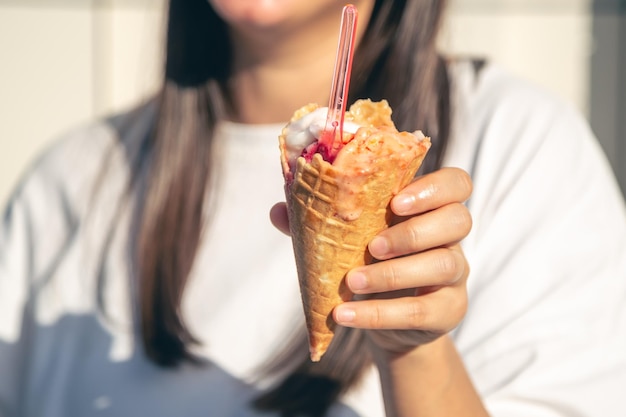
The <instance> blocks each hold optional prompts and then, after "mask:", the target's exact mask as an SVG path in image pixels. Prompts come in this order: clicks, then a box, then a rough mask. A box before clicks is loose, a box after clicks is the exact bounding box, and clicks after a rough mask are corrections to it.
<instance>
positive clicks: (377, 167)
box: [279, 100, 430, 361]
mask: <svg viewBox="0 0 626 417" xmlns="http://www.w3.org/2000/svg"><path fill="white" fill-rule="evenodd" d="M326 114H327V109H326V108H320V107H318V106H317V105H315V104H310V105H307V106H304V107H302V108H301V109H299V110H297V111H296V112H295V113H294V116H293V118H292V119H291V121H290V122H289V124H287V126H285V128H284V129H283V132H282V134H281V136H280V138H279V143H280V150H281V163H282V169H283V174H284V177H285V193H286V198H287V206H288V210H289V222H290V229H291V235H292V241H293V247H294V255H295V259H296V265H297V269H298V279H299V283H300V290H301V295H302V303H303V308H304V315H305V319H306V323H307V328H308V332H309V344H310V354H311V360H313V361H318V360H320V358H321V356H322V355H323V354H324V353H325V352H326V350H327V348H328V346H329V344H330V342H331V340H332V338H333V334H334V329H335V326H336V325H335V323H334V321H333V320H332V316H331V314H332V310H333V308H334V307H335V306H337V305H338V304H340V303H342V302H344V301H348V300H350V299H351V298H352V294H351V293H350V291H349V290H348V289H347V287H346V286H345V284H344V282H343V281H344V277H345V274H346V273H347V272H348V271H349V270H350V269H352V268H354V267H357V266H359V265H363V264H366V263H369V262H370V261H371V257H370V255H369V252H368V250H367V244H368V243H369V241H370V240H371V239H372V238H373V237H374V236H375V235H376V234H378V233H379V232H380V231H382V230H383V229H384V228H386V227H388V226H389V223H390V221H391V211H390V209H389V202H390V200H391V198H392V197H393V196H394V195H395V194H397V192H398V191H399V190H400V189H402V188H403V187H405V186H406V185H407V184H408V183H409V182H410V181H411V179H412V178H413V177H414V176H415V173H416V172H417V170H418V169H419V167H420V165H421V163H422V161H423V159H424V157H425V156H426V153H427V151H428V149H429V147H430V140H429V138H427V137H425V136H424V135H423V134H422V133H421V132H419V131H418V132H414V133H409V132H398V131H397V129H396V128H395V126H394V124H393V122H392V120H391V108H390V107H389V104H388V103H387V102H386V101H384V100H383V101H381V102H372V101H370V100H359V101H357V102H355V103H354V104H353V105H352V106H351V107H350V110H349V111H348V112H346V113H345V122H344V126H343V135H342V137H341V138H340V139H341V140H340V145H339V146H338V147H337V148H336V149H334V148H333V149H329V148H328V146H326V145H325V144H324V143H323V142H321V141H320V140H319V138H320V137H321V135H322V130H323V129H324V125H325V120H326Z"/></svg>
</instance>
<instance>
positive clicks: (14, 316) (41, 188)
mask: <svg viewBox="0 0 626 417" xmlns="http://www.w3.org/2000/svg"><path fill="white" fill-rule="evenodd" d="M42 174H43V173H37V172H34V173H32V174H29V175H28V176H27V178H26V180H25V181H24V183H23V184H22V185H20V186H18V188H17V190H16V192H15V193H14V194H13V196H12V197H11V198H10V200H9V202H8V204H7V206H6V208H5V210H4V213H3V217H2V222H1V223H0V370H1V371H0V415H2V416H13V415H18V414H19V399H20V396H21V392H22V391H21V388H22V387H23V378H24V376H25V375H26V373H27V367H28V361H27V359H26V358H27V355H28V350H29V343H30V341H29V336H30V335H31V332H30V329H31V326H32V324H33V314H34V313H35V309H34V307H33V305H32V303H31V301H32V299H33V298H32V295H33V291H35V290H36V282H37V280H39V279H45V268H47V267H49V266H50V264H51V262H52V260H53V258H54V257H55V256H57V254H58V252H59V251H60V250H61V247H62V244H63V241H64V240H65V239H67V236H68V233H69V227H68V226H69V225H68V221H69V216H68V213H67V212H65V210H64V206H63V205H62V204H60V203H61V195H60V194H59V193H58V190H56V189H55V187H54V185H53V184H50V183H49V182H48V181H45V176H44V175H42Z"/></svg>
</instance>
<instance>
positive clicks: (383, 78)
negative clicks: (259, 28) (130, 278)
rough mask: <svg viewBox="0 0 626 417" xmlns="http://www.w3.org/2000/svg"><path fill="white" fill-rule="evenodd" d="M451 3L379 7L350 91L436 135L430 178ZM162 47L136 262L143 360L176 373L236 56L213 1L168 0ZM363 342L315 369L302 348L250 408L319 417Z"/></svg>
mask: <svg viewBox="0 0 626 417" xmlns="http://www.w3.org/2000/svg"><path fill="white" fill-rule="evenodd" d="M444 4H445V1H442V0H405V1H400V0H397V1H385V0H377V1H376V4H375V6H374V10H373V13H372V18H371V20H370V22H369V25H368V27H367V29H366V32H365V34H364V36H363V39H362V40H361V44H360V45H359V47H358V48H357V51H356V55H355V58H354V63H355V64H354V65H355V66H354V68H353V72H352V74H353V75H352V77H353V78H352V81H351V94H350V95H351V98H350V101H351V102H352V101H354V100H355V99H357V98H368V97H369V98H371V99H373V100H379V99H383V98H384V99H387V100H388V101H389V103H390V105H391V106H392V108H393V109H394V113H393V115H394V121H395V123H396V125H397V126H398V128H399V129H401V130H416V129H421V130H423V131H424V132H425V133H426V134H427V135H429V136H431V139H432V142H433V147H432V149H431V153H430V156H429V158H428V159H427V161H426V162H425V170H426V171H432V170H434V169H436V168H437V167H438V166H439V165H440V162H441V158H442V157H443V153H444V150H445V146H446V143H447V140H448V135H449V131H450V112H451V110H450V97H449V95H450V94H449V84H448V76H447V71H446V65H445V62H444V60H443V58H442V57H441V56H440V55H439V54H438V52H437V49H436V36H437V32H438V27H439V25H440V20H441V15H442V12H443V9H444ZM166 45H167V51H166V71H165V80H164V83H163V86H162V89H161V92H160V95H159V97H158V106H159V110H158V118H157V122H156V125H155V128H154V134H152V135H151V136H150V137H149V138H148V139H147V141H148V142H147V143H146V144H145V148H146V149H147V155H148V156H149V158H148V161H149V162H148V163H149V164H150V166H149V175H148V178H149V181H148V185H147V189H146V191H145V196H144V199H143V204H142V205H141V206H140V208H139V211H140V213H139V214H140V216H138V218H139V219H141V221H140V224H139V229H138V230H139V231H138V237H137V245H136V251H135V259H136V267H137V268H136V269H137V271H138V278H139V294H140V323H141V337H142V341H143V347H144V350H145V353H146V355H147V356H148V357H149V358H150V359H151V360H153V361H154V362H155V363H157V364H160V365H163V366H175V365H177V364H179V363H180V362H182V361H185V360H192V361H193V360H194V357H193V355H192V354H191V353H190V350H189V348H190V345H192V344H193V343H196V340H195V338H194V337H193V335H192V334H191V332H190V331H189V329H188V328H187V326H186V325H185V322H184V320H183V317H182V315H181V300H182V295H183V290H184V288H185V284H186V280H187V277H188V275H189V273H190V271H191V268H192V265H193V262H194V257H195V253H196V251H197V249H198V246H199V243H200V239H201V233H202V230H203V228H204V226H205V225H204V224H203V221H205V220H206V215H205V214H206V207H205V204H206V202H207V201H210V197H211V195H212V194H211V193H212V188H211V187H210V184H213V183H214V181H213V178H212V177H213V175H214V174H215V171H214V169H213V167H214V165H215V162H214V161H215V156H214V151H213V146H212V137H213V131H214V128H215V125H216V123H217V122H218V120H219V119H220V118H221V117H223V115H224V111H225V110H224V109H225V108H226V106H225V103H227V102H229V100H228V95H227V93H226V88H225V86H226V84H227V81H228V77H229V74H230V65H229V63H230V56H231V55H230V44H229V37H228V30H227V27H226V24H225V23H224V22H223V21H222V20H221V19H220V18H219V17H218V16H217V14H216V13H215V12H214V11H213V9H212V8H211V6H210V5H209V3H208V2H207V1H206V0H170V5H169V14H168V30H167V44H166ZM277 163H278V160H277ZM363 337H364V335H363V332H359V331H353V330H349V329H340V330H339V332H338V335H337V337H336V338H335V342H334V343H333V345H332V346H331V349H330V351H329V353H328V354H327V355H325V356H324V359H323V360H322V361H321V362H320V363H319V364H313V363H310V362H309V361H308V355H307V349H306V347H304V346H303V347H302V348H298V349H292V350H290V351H289V352H290V353H286V355H287V357H288V360H287V363H295V362H299V363H300V365H296V366H294V367H293V369H295V370H294V371H293V372H292V373H291V374H290V375H288V376H287V377H286V379H284V380H283V382H282V383H279V384H278V385H277V386H276V387H275V388H274V389H273V390H271V391H269V392H268V393H266V394H265V395H264V396H263V397H261V398H259V399H258V400H257V401H256V403H255V405H256V406H257V407H258V408H260V409H265V410H280V411H281V412H282V414H283V415H295V414H303V415H310V416H321V415H323V414H324V413H325V412H326V410H327V408H328V407H329V406H330V404H332V403H333V402H334V401H335V400H336V399H337V398H338V396H339V395H341V394H342V393H343V392H344V391H345V390H347V389H348V388H349V387H350V386H351V385H353V384H354V383H355V382H356V381H357V380H358V379H359V376H360V375H361V373H362V371H363V370H364V369H365V368H366V366H367V364H368V363H369V358H368V353H367V349H366V348H365V347H364V346H365V344H364V343H363ZM301 340H304V339H302V338H301ZM296 346H298V344H296ZM289 358H290V359H289ZM346 358H350V360H346ZM283 363H285V362H283Z"/></svg>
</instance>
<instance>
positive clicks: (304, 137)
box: [285, 107, 360, 167]
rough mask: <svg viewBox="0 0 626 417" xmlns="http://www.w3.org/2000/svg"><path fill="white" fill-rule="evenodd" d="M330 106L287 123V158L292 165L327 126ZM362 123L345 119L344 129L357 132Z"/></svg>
mask: <svg viewBox="0 0 626 417" xmlns="http://www.w3.org/2000/svg"><path fill="white" fill-rule="evenodd" d="M327 115H328V107H318V108H317V109H315V110H314V111H312V112H311V113H308V114H305V115H304V116H303V117H301V118H300V119H298V120H294V121H292V122H290V123H289V124H288V125H287V131H286V135H285V145H286V152H287V159H288V161H289V165H290V166H292V167H293V166H294V165H295V163H296V159H298V157H299V156H300V155H302V151H304V149H305V148H306V147H307V146H309V145H310V144H312V143H314V142H316V141H317V140H318V139H319V137H320V136H321V134H322V132H323V131H324V128H325V127H326V117H327ZM359 127H360V125H358V124H356V123H354V122H351V121H344V124H343V131H344V132H347V133H351V134H355V133H356V131H357V130H358V129H359Z"/></svg>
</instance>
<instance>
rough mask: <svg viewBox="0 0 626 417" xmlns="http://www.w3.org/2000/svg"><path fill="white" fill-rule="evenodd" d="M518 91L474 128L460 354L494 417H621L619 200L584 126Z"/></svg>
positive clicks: (623, 278)
mask: <svg viewBox="0 0 626 417" xmlns="http://www.w3.org/2000/svg"><path fill="white" fill-rule="evenodd" d="M524 91H525V90H524V89H520V90H516V89H514V90H513V91H511V92H510V93H511V97H510V98H508V99H506V100H504V101H503V102H500V103H497V105H494V107H493V108H494V111H493V112H492V114H491V116H490V117H486V116H485V117H484V118H483V119H482V121H481V128H480V129H478V130H480V131H481V132H482V134H481V138H480V143H479V144H478V145H477V148H476V149H477V150H476V156H475V159H474V160H475V165H474V167H473V168H472V170H473V172H472V175H473V178H474V185H475V191H474V194H473V196H472V198H471V200H470V201H469V203H468V204H469V207H470V211H471V212H472V215H473V218H474V227H473V230H472V232H471V234H470V236H469V237H468V239H467V241H466V245H465V248H466V254H467V256H468V258H469V260H470V265H471V268H472V271H471V274H470V278H469V284H468V285H469V288H468V291H469V294H470V306H469V310H468V314H467V316H466V319H465V321H464V322H463V323H462V324H461V326H460V327H459V328H458V329H457V330H456V333H455V338H456V341H457V346H458V347H459V350H460V352H461V354H462V355H463V357H464V358H465V362H466V364H467V367H468V370H469V372H470V374H471V376H472V378H473V380H474V382H475V383H476V386H477V388H478V389H479V391H480V393H481V395H482V396H483V398H484V400H485V403H486V405H487V407H488V409H489V411H490V413H491V415H492V416H494V417H518V416H519V417H522V416H531V415H532V416H535V417H557V416H573V415H576V416H597V415H601V416H615V417H617V416H619V415H623V412H624V411H623V409H624V407H623V405H622V397H623V394H624V387H626V354H625V353H624V352H626V212H625V209H624V202H623V198H622V196H621V193H620V191H619V188H618V187H617V185H616V182H615V179H614V177H613V175H612V173H611V170H610V168H609V166H608V164H607V162H606V158H605V157H604V155H603V154H602V152H601V150H600V149H599V146H598V144H597V143H596V140H595V138H594V136H593V134H592V132H591V131H590V129H589V127H588V126H587V123H586V122H585V120H584V119H583V117H582V116H581V115H579V114H578V113H577V112H576V111H575V110H573V109H571V108H569V107H568V106H567V105H563V104H562V103H560V102H558V100H552V99H545V98H544V97H538V96H537V95H536V94H534V93H526V92H524ZM483 104H486V103H483ZM483 108H484V106H483ZM485 114H486V113H485ZM477 117H478V118H479V119H480V118H481V117H482V116H481V115H480V114H478V115H477Z"/></svg>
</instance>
